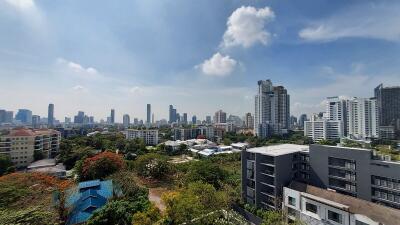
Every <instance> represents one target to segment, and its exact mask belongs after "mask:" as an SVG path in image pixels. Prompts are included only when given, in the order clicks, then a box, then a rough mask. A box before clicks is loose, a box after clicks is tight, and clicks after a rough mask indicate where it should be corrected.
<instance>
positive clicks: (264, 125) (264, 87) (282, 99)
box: [254, 80, 290, 137]
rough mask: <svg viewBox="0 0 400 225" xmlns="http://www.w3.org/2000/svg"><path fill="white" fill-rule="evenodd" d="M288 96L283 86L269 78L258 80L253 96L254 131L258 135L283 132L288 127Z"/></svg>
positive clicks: (265, 135)
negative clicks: (277, 84) (276, 84)
mask: <svg viewBox="0 0 400 225" xmlns="http://www.w3.org/2000/svg"><path fill="white" fill-rule="evenodd" d="M289 119H290V96H289V95H288V93H287V90H286V89H285V88H284V87H283V86H273V85H272V82H271V80H260V81H258V90H257V94H256V96H255V117H254V120H255V122H254V133H255V134H256V135H257V136H259V137H267V136H269V135H271V134H283V133H286V132H287V129H289V121H290V120H289Z"/></svg>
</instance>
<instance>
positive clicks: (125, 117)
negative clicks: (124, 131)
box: [122, 114, 131, 127]
mask: <svg viewBox="0 0 400 225" xmlns="http://www.w3.org/2000/svg"><path fill="white" fill-rule="evenodd" d="M122 120H123V121H122V123H123V124H124V127H129V124H130V123H131V120H130V117H129V115H128V114H125V115H124V116H123V118H122Z"/></svg>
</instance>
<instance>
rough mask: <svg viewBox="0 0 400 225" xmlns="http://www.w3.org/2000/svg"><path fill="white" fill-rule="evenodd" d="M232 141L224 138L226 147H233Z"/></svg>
mask: <svg viewBox="0 0 400 225" xmlns="http://www.w3.org/2000/svg"><path fill="white" fill-rule="evenodd" d="M231 144H232V141H231V140H230V139H229V138H224V145H231Z"/></svg>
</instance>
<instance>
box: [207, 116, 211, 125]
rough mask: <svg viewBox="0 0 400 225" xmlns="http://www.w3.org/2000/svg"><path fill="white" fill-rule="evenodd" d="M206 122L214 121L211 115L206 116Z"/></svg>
mask: <svg viewBox="0 0 400 225" xmlns="http://www.w3.org/2000/svg"><path fill="white" fill-rule="evenodd" d="M206 123H207V124H211V123H212V121H211V116H206Z"/></svg>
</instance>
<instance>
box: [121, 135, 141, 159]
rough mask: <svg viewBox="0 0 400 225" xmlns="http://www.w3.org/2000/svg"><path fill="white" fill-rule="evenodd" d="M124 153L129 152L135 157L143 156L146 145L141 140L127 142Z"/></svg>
mask: <svg viewBox="0 0 400 225" xmlns="http://www.w3.org/2000/svg"><path fill="white" fill-rule="evenodd" d="M124 152H125V153H128V152H131V153H135V154H137V155H141V154H144V153H145V152H146V144H145V143H144V140H143V139H141V138H135V139H132V140H128V141H127V143H126V145H125V151H124Z"/></svg>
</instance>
